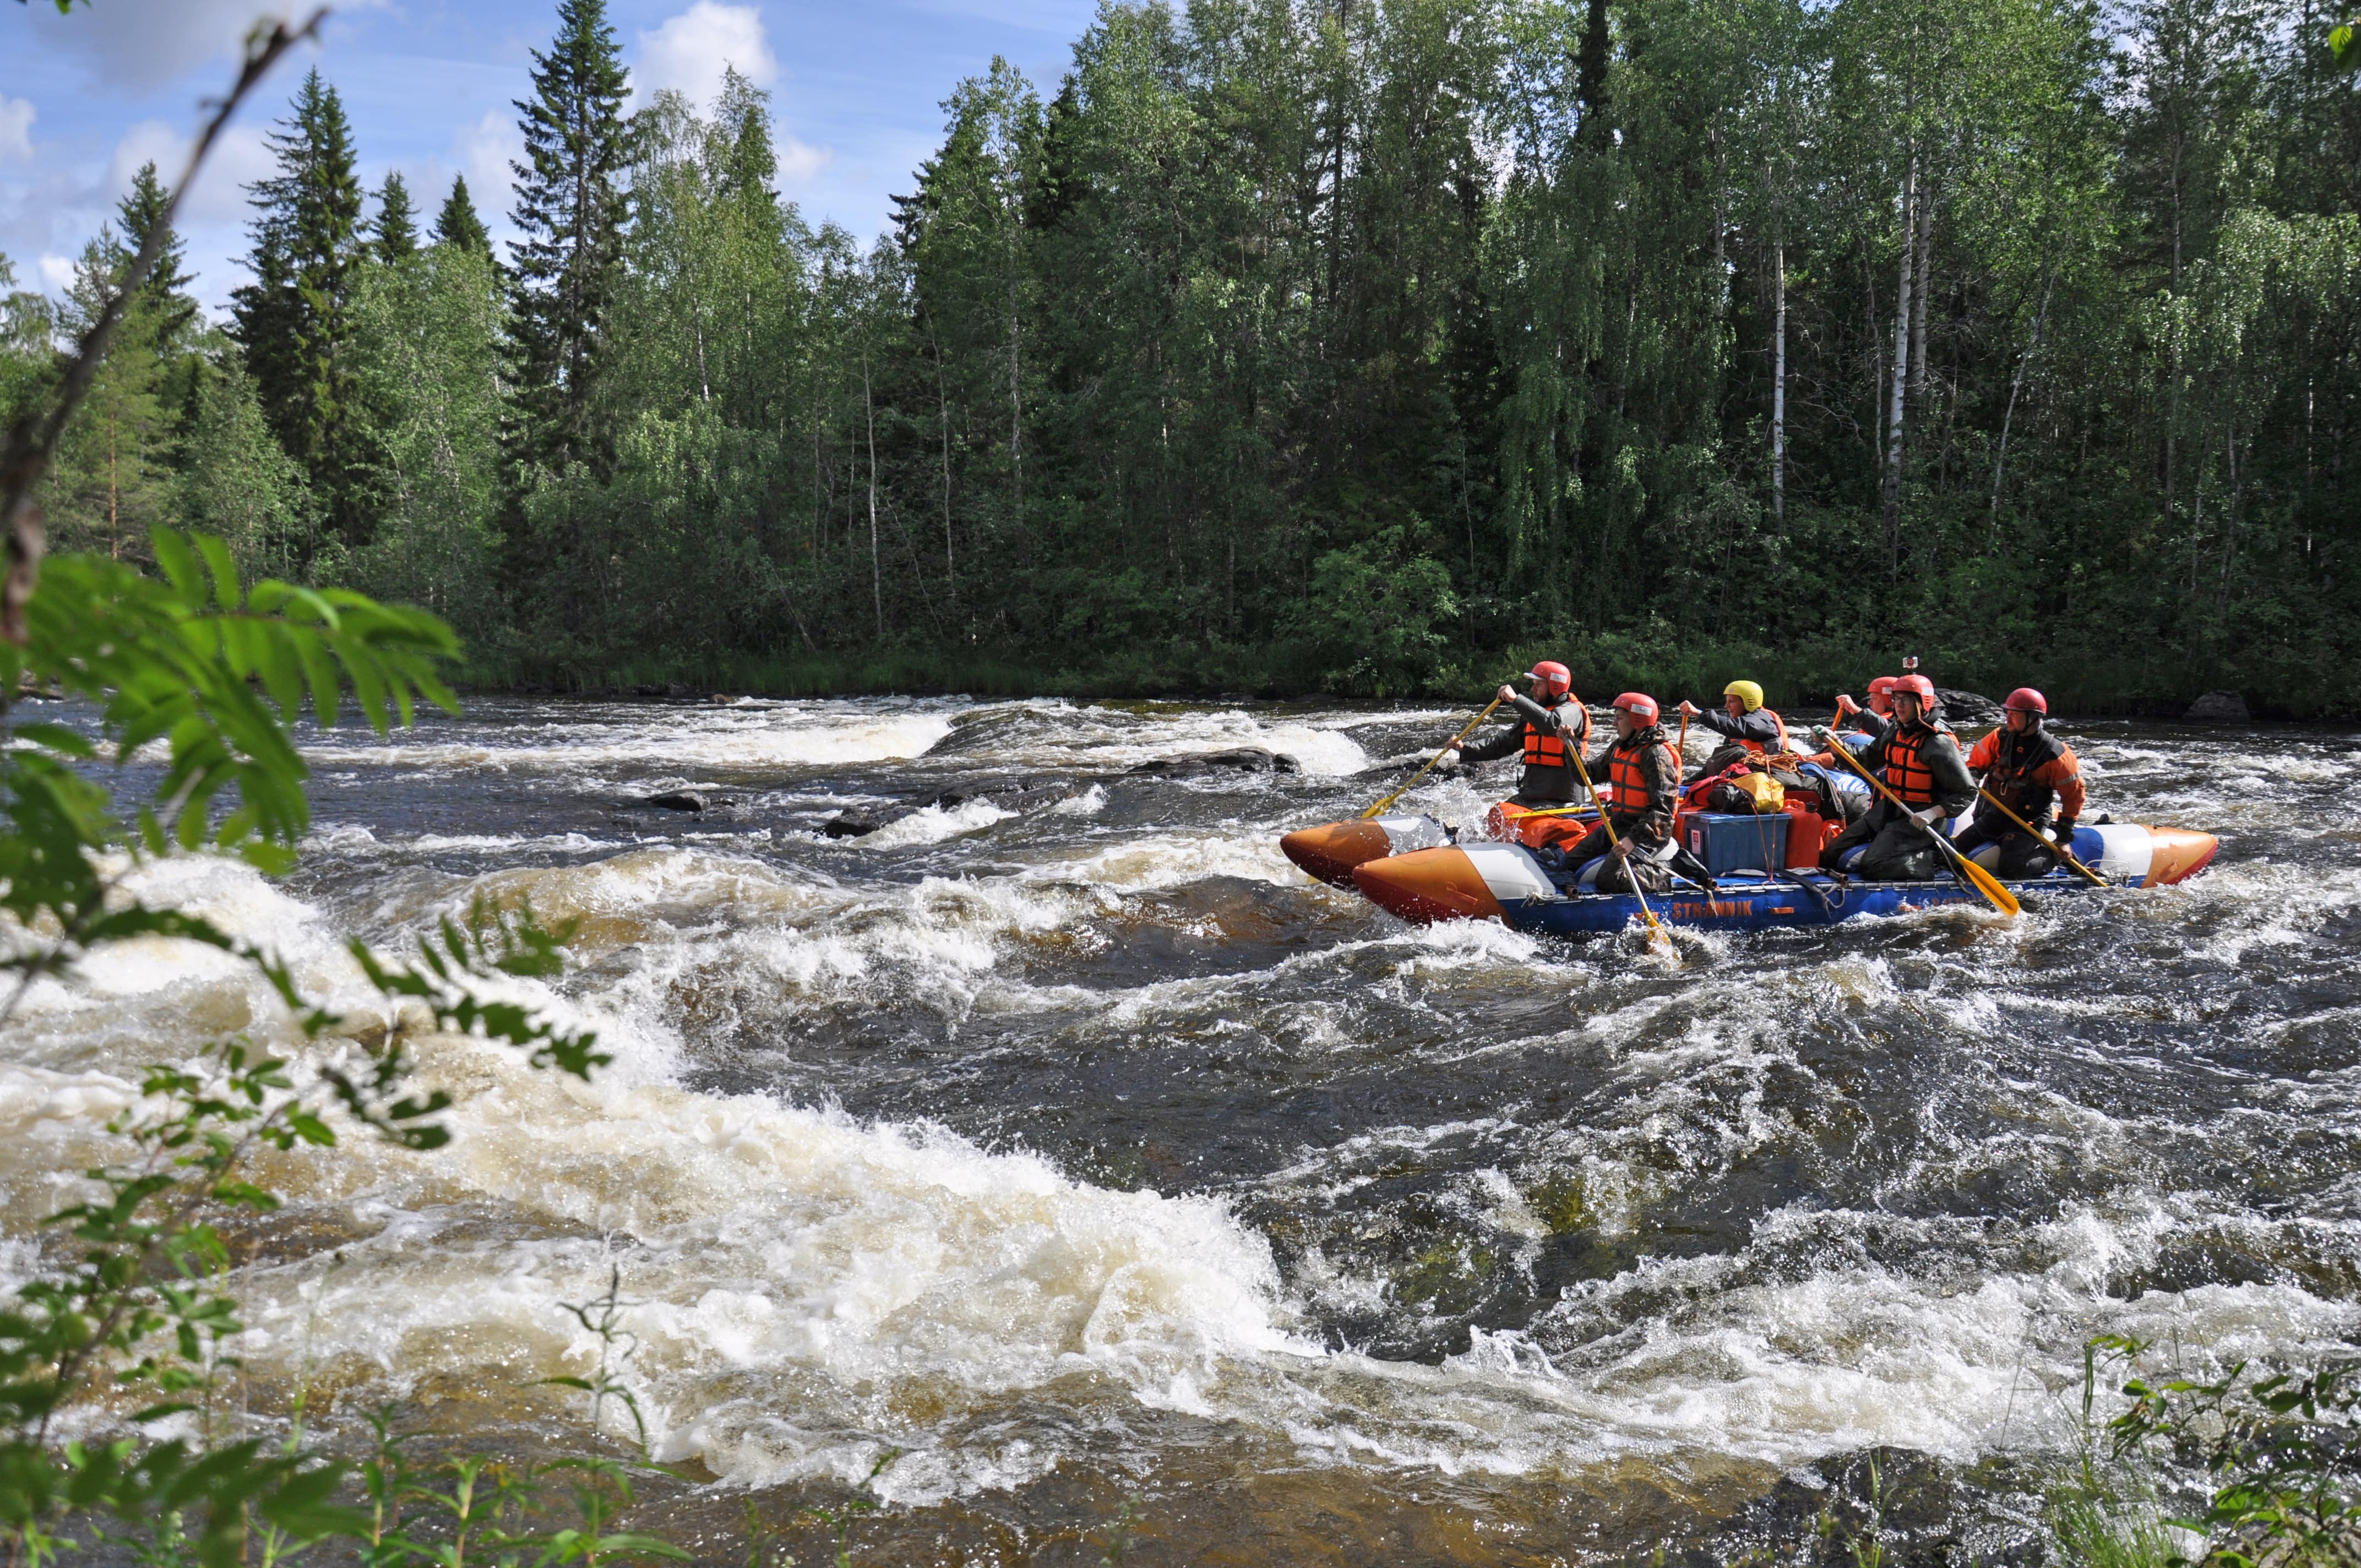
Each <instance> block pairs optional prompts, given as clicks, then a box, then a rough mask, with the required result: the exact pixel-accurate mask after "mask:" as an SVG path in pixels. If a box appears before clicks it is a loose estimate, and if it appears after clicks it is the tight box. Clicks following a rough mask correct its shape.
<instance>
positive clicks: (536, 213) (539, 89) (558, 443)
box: [510, 0, 631, 472]
mask: <svg viewBox="0 0 2361 1568" xmlns="http://www.w3.org/2000/svg"><path fill="white" fill-rule="evenodd" d="M557 19H558V28H557V38H556V39H555V41H554V42H553V43H552V44H551V46H550V48H549V50H548V51H547V52H546V53H543V52H541V51H539V50H535V51H534V53H533V97H532V99H531V100H530V101H527V100H522V99H521V100H519V101H518V102H517V105H516V106H517V108H518V109H519V110H520V111H522V115H523V118H522V121H521V122H520V126H521V128H522V130H523V132H524V143H525V159H526V161H525V162H523V163H520V164H512V165H511V168H512V169H514V170H515V171H516V175H517V178H518V181H520V184H519V187H518V192H517V205H516V210H515V213H514V216H515V218H516V223H517V227H518V228H520V229H522V231H523V234H524V237H523V239H522V240H521V241H518V242H516V243H514V244H513V245H511V247H510V248H511V255H512V257H513V258H514V262H515V269H516V270H515V282H514V284H513V288H512V293H513V313H514V325H513V329H512V332H513V340H514V343H513V363H512V366H511V372H512V378H513V383H514V385H515V388H516V394H515V396H516V403H517V409H516V417H515V420H514V423H513V426H512V429H511V439H510V445H511V456H512V457H513V458H514V459H515V460H516V461H517V462H518V463H519V465H520V466H522V467H524V468H528V469H530V468H533V467H539V468H542V469H545V470H548V471H551V472H562V471H564V469H565V468H566V466H568V465H569V464H571V463H572V462H574V461H575V460H577V458H583V457H595V455H596V453H595V443H594V442H593V440H592V438H591V431H590V428H589V413H590V407H591V399H592V395H593V393H594V391H595V390H596V388H597V383H598V369H599V359H600V350H601V348H602V346H603V345H604V340H605V334H604V327H605V323H606V316H607V308H608V302H609V297H610V294H611V292H612V290H613V286H614V279H615V273H616V269H618V268H619V267H620V264H621V259H622V251H623V224H624V219H625V216H626V214H627V210H628V209H627V205H626V203H625V200H624V195H623V192H622V191H621V189H620V184H619V181H620V177H621V175H622V173H623V171H624V170H625V169H626V168H627V167H628V166H629V163H630V160H631V129H630V125H629V122H628V121H627V120H626V119H625V117H624V115H623V94H624V91H625V73H624V71H623V65H622V60H621V58H620V54H619V51H618V50H617V49H616V46H615V30H614V28H613V27H611V26H609V23H608V21H607V6H606V0H560V4H559V5H558V7H557Z"/></svg>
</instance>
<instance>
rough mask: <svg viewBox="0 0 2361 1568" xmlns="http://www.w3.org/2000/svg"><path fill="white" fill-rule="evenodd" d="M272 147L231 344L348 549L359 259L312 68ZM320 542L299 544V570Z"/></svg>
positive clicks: (361, 426) (354, 485)
mask: <svg viewBox="0 0 2361 1568" xmlns="http://www.w3.org/2000/svg"><path fill="white" fill-rule="evenodd" d="M269 140H270V148H271V151H272V153H273V155H274V156H275V157H276V159H277V160H278V171H277V172H276V173H275V174H273V175H272V176H270V178H269V179H267V180H264V181H261V182H259V183H258V184H257V185H256V186H255V187H254V188H253V192H254V205H255V208H256V214H257V215H256V218H255V222H254V251H253V253H252V255H251V256H250V257H249V258H248V261H247V266H248V268H249V269H250V270H251V272H252V273H253V281H252V282H250V283H248V284H247V285H245V286H244V287H242V288H240V289H239V290H237V291H236V302H237V308H236V318H237V320H236V337H237V340H238V343H239V345H241V346H242V347H243V348H244V349H245V351H246V359H247V370H248V372H249V373H250V374H251V375H252V376H253V378H254V382H255V388H256V391H257V395H258V400H259V401H260V402H261V405H262V410H263V412H264V414H265V416H266V417H267V418H268V419H269V422H270V426H271V429H272V430H273V431H274V432H276V433H277V434H278V436H279V439H280V444H282V445H284V446H285V448H286V449H287V453H288V455H290V456H291V457H293V458H294V459H295V461H296V462H297V463H298V464H300V465H302V468H303V471H304V473H305V475H306V477H308V478H309V479H310V481H311V485H312V488H313V490H314V491H315V492H316V493H317V494H318V496H319V497H320V499H321V502H322V505H323V506H324V510H325V512H326V520H327V522H328V524H329V528H330V531H331V533H332V535H333V537H334V538H335V542H336V543H339V544H341V545H343V546H345V547H346V548H351V547H354V546H357V545H358V544H360V543H364V542H365V540H366V537H367V532H368V527H367V518H366V513H365V510H364V507H363V500H362V496H361V493H360V491H359V488H358V487H359V483H360V478H361V475H362V472H363V470H364V468H365V466H366V464H367V460H368V438H369V435H370V433H371V429H370V422H369V419H368V411H367V409H366V408H365V406H364V405H363V404H362V402H361V401H360V400H359V397H358V390H357V387H356V385H355V371H356V368H357V366H356V353H355V347H356V332H357V323H356V322H355V319H354V310H353V305H354V291H355V287H356V285H357V281H358V280H359V278H360V276H361V270H362V267H363V263H364V260H365V257H366V254H367V250H366V246H365V243H364V241H363V239H362V236H361V187H360V181H359V179H358V177H357V174H356V173H355V171H354V151H353V143H352V128H351V125H350V123H349V122H348V121H347V120H346V117H345V107H344V101H343V100H342V99H341V98H340V97H339V96H338V95H337V93H336V90H335V87H334V86H332V85H330V84H328V83H327V82H324V81H323V80H322V79H321V76H320V72H319V71H318V69H317V68H316V67H315V68H314V69H313V71H311V72H310V73H309V74H308V75H306V76H305V77H304V79H303V85H302V88H301V89H300V90H299V91H298V92H297V93H296V95H295V102H294V104H293V105H292V109H291V114H290V115H289V116H288V118H287V119H286V120H285V121H284V122H282V123H281V126H280V128H279V129H278V130H275V131H273V132H271V133H270V137H269ZM302 543H303V547H304V548H303V556H304V560H305V561H306V563H307V569H308V563H309V562H310V561H311V559H312V557H313V554H314V553H315V552H316V549H317V546H318V544H319V543H323V542H318V541H313V540H311V539H306V540H304V541H303V542H302Z"/></svg>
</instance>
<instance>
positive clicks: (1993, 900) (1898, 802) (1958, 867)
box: [1828, 720, 2016, 915]
mask: <svg viewBox="0 0 2361 1568" xmlns="http://www.w3.org/2000/svg"><path fill="white" fill-rule="evenodd" d="M1896 722H1897V723H1898V722H1899V720H1896ZM1828 750H1829V751H1833V752H1835V753H1836V754H1837V755H1838V756H1839V757H1842V758H1843V759H1844V763H1845V766H1846V767H1849V768H1850V769H1851V770H1852V771H1853V772H1854V773H1859V774H1860V775H1861V777H1862V778H1864V779H1867V780H1868V781H1869V787H1870V788H1872V789H1873V790H1875V791H1876V792H1877V793H1878V794H1880V795H1883V796H1884V797H1885V798H1886V799H1888V800H1890V801H1892V802H1893V803H1894V809H1895V810H1896V811H1899V812H1900V813H1902V815H1903V816H1905V817H1909V818H1910V820H1911V821H1913V822H1918V818H1917V817H1916V815H1915V814H1914V813H1913V812H1912V811H1911V809H1910V807H1909V806H1905V805H1904V804H1903V801H1902V797H1901V796H1900V795H1896V794H1894V792H1893V791H1892V790H1890V789H1888V788H1886V787H1885V781H1884V780H1883V779H1881V778H1879V777H1878V776H1877V775H1876V774H1875V773H1871V772H1870V771H1869V770H1868V769H1867V768H1864V767H1862V766H1861V759H1860V758H1858V757H1856V756H1854V755H1853V754H1852V752H1851V751H1850V749H1849V748H1848V747H1847V746H1846V745H1845V743H1844V742H1843V741H1842V740H1838V739H1837V738H1836V737H1834V736H1830V737H1829V738H1828ZM1918 828H1919V830H1920V831H1921V832H1923V833H1925V834H1926V835H1927V837H1928V838H1929V839H1933V840H1935V847H1936V848H1937V849H1938V850H1942V851H1943V853H1945V854H1947V855H1949V856H1950V857H1951V865H1952V867H1953V870H1954V872H1955V874H1957V875H1959V876H1960V877H1961V878H1963V879H1964V880H1965V881H1966V882H1967V883H1968V885H1969V886H1971V887H1972V888H1974V889H1975V890H1976V891H1977V892H1978V893H1981V894H1983V895H1984V901H1985V902H1986V903H1988V904H1990V905H1992V906H1993V908H1994V909H1997V910H1999V911H2000V912H2001V913H2002V914H2004V915H2014V914H2015V913H2016V909H2015V908H2013V907H2011V906H2012V905H2015V904H2016V898H2015V894H2011V893H2010V892H2009V891H2008V889H2006V888H2004V887H2003V886H2001V885H2000V883H1996V882H1995V883H1992V884H1991V885H1990V886H1986V885H1985V883H1986V882H1987V881H1989V873H1987V872H1985V871H1984V869H1983V867H1982V866H1980V865H1977V864H1976V863H1975V862H1974V861H1971V860H1969V859H1968V858H1967V856H1965V855H1963V854H1961V853H1960V851H1959V850H1955V849H1953V848H1952V847H1951V841H1950V840H1949V839H1946V838H1944V837H1943V836H1942V835H1941V834H1940V833H1938V832H1936V831H1935V829H1934V828H1930V827H1928V826H1927V824H1926V823H1924V822H1918Z"/></svg>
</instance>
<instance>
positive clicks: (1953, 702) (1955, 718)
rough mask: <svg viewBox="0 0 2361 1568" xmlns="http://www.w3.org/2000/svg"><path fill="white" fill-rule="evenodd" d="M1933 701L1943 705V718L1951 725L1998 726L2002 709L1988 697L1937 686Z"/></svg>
mask: <svg viewBox="0 0 2361 1568" xmlns="http://www.w3.org/2000/svg"><path fill="white" fill-rule="evenodd" d="M1935 700H1936V701H1937V702H1938V703H1941V704H1942V705H1943V717H1944V718H1948V719H1949V720H1950V721H1951V722H1952V723H1953V724H1998V723H1999V722H2000V721H2001V717H2002V713H2003V709H2002V707H2001V706H2000V704H1998V703H1996V702H1994V701H1993V699H1992V698H1990V697H1988V696H1977V695H1976V694H1975V693H1974V692H1963V691H1957V690H1954V689H1953V688H1951V687H1949V686H1937V687H1936V688H1935Z"/></svg>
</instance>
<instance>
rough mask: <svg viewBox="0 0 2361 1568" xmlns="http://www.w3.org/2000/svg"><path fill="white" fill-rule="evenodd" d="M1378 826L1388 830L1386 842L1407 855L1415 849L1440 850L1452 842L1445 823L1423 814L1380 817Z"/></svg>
mask: <svg viewBox="0 0 2361 1568" xmlns="http://www.w3.org/2000/svg"><path fill="white" fill-rule="evenodd" d="M1378 827H1380V828H1384V829H1385V830H1386V842H1387V843H1388V844H1390V845H1391V846H1392V847H1393V850H1392V852H1393V853H1395V854H1397V855H1407V854H1409V853H1411V851H1412V850H1438V849H1441V848H1442V847H1443V846H1444V845H1445V844H1448V843H1449V842H1451V835H1450V834H1449V833H1447V832H1445V831H1444V827H1443V824H1442V823H1440V822H1437V821H1436V820H1435V819H1434V818H1433V817H1428V816H1425V815H1423V814H1407V813H1406V814H1402V815H1399V816H1393V817H1378Z"/></svg>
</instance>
